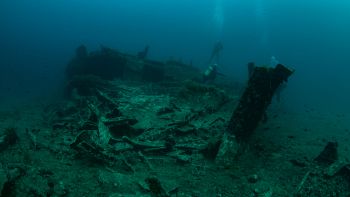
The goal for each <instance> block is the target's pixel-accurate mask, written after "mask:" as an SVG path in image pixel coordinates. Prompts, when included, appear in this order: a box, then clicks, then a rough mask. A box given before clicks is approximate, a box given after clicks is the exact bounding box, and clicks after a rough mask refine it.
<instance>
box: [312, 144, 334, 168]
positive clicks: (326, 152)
mask: <svg viewBox="0 0 350 197" xmlns="http://www.w3.org/2000/svg"><path fill="white" fill-rule="evenodd" d="M337 148H338V143H337V142H328V143H327V145H326V146H325V148H324V149H323V151H322V152H321V153H320V154H319V155H318V156H317V157H316V158H315V161H316V162H317V163H319V164H326V165H330V164H332V163H334V162H335V161H336V160H337V159H338V150H337Z"/></svg>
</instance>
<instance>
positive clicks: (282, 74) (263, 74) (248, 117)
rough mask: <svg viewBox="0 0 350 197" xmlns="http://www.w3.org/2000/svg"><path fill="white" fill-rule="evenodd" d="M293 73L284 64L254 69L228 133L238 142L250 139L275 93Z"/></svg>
mask: <svg viewBox="0 0 350 197" xmlns="http://www.w3.org/2000/svg"><path fill="white" fill-rule="evenodd" d="M292 73H293V70H291V69H289V68H286V67H285V66H283V65H282V64H278V65H277V66H276V67H275V68H267V67H254V71H253V73H252V74H251V77H250V78H249V81H248V86H247V88H246V89H245V91H244V93H243V95H242V96H241V98H240V100H239V104H238V106H237V108H236V110H235V111H234V112H233V115H232V117H231V120H230V122H229V125H228V131H229V132H230V133H232V134H234V135H235V136H236V138H237V139H238V140H246V139H248V138H249V137H250V136H251V134H252V133H253V131H254V130H255V128H256V127H257V126H258V124H259V122H260V120H261V119H262V118H263V116H264V114H265V111H266V109H267V107H268V106H269V104H270V103H271V100H272V97H273V95H274V93H275V91H276V90H277V88H278V87H279V86H280V85H281V84H282V83H283V82H286V81H287V79H288V77H289V76H290V75H291V74H292Z"/></svg>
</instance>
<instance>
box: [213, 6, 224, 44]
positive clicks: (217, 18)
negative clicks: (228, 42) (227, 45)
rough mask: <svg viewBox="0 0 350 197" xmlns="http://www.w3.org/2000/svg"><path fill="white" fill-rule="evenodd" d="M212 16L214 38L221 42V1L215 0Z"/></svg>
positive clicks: (222, 22)
mask: <svg viewBox="0 0 350 197" xmlns="http://www.w3.org/2000/svg"><path fill="white" fill-rule="evenodd" d="M214 6H215V7H214V15H213V21H214V29H215V36H216V39H217V40H218V41H220V40H221V37H222V31H223V27H224V21H225V17H224V10H223V0H215V2H214Z"/></svg>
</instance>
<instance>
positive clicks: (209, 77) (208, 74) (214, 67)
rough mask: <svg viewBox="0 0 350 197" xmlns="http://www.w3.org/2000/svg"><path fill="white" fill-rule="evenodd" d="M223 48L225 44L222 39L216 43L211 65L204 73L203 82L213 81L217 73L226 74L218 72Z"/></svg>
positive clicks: (210, 60) (210, 61)
mask: <svg viewBox="0 0 350 197" xmlns="http://www.w3.org/2000/svg"><path fill="white" fill-rule="evenodd" d="M222 50H223V45H222V43H221V42H220V41H218V42H217V43H216V44H215V45H214V47H213V50H212V53H211V56H210V59H209V64H210V66H209V67H208V68H207V69H206V70H205V71H204V73H203V83H208V82H213V81H214V80H215V79H216V77H217V75H221V76H225V75H224V74H222V73H220V72H218V67H219V65H218V62H219V61H220V57H221V53H222Z"/></svg>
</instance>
